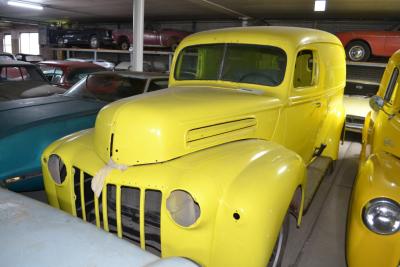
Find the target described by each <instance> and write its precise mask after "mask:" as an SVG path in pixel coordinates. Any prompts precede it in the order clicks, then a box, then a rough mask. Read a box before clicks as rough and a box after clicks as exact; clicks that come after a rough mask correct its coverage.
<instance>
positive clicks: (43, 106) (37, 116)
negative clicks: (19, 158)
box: [0, 95, 107, 138]
mask: <svg viewBox="0 0 400 267" xmlns="http://www.w3.org/2000/svg"><path fill="white" fill-rule="evenodd" d="M106 104H107V103H106V102H101V101H96V100H92V99H83V98H75V97H68V96H63V95H57V96H49V97H38V98H30V99H21V100H14V101H5V102H0V124H1V127H0V138H3V137H4V136H7V135H10V134H13V133H15V132H18V131H21V130H24V129H26V128H28V127H31V126H34V125H37V124H40V123H44V122H47V121H53V120H64V119H68V118H74V117H80V116H85V115H90V114H96V113H97V112H98V111H99V110H100V109H101V108H102V107H103V106H105V105H106Z"/></svg>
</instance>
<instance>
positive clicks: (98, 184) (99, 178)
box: [92, 159, 128, 197]
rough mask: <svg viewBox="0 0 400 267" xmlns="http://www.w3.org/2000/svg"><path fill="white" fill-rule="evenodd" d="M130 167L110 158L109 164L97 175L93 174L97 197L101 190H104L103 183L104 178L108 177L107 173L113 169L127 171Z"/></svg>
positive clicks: (94, 190) (93, 189) (93, 185)
mask: <svg viewBox="0 0 400 267" xmlns="http://www.w3.org/2000/svg"><path fill="white" fill-rule="evenodd" d="M127 168H128V166H126V165H123V164H117V163H115V162H114V161H113V160H112V159H110V160H109V161H108V162H107V164H106V165H105V166H104V167H103V168H101V169H100V170H99V171H98V172H97V173H96V175H95V176H93V179H92V191H93V192H94V194H95V195H96V197H99V196H100V195H101V192H102V190H103V185H104V180H105V179H106V177H107V175H108V174H109V173H110V171H112V170H120V171H125V170H126V169H127Z"/></svg>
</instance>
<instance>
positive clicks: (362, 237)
mask: <svg viewBox="0 0 400 267" xmlns="http://www.w3.org/2000/svg"><path fill="white" fill-rule="evenodd" d="M399 67H400V51H397V52H396V53H395V54H394V55H393V56H392V57H391V58H390V60H389V63H388V65H387V67H386V70H385V73H384V75H383V78H382V81H381V85H380V88H379V91H378V96H380V97H381V98H383V99H384V98H386V99H385V102H384V106H383V107H382V109H381V110H379V111H371V112H370V113H369V114H368V115H367V117H366V120H365V124H364V129H363V133H362V135H363V136H362V143H363V144H362V150H361V157H360V168H359V172H358V175H357V178H356V181H355V184H354V188H353V192H352V197H351V202H350V209H349V215H348V225H347V246H346V247H347V252H346V253H347V261H348V265H349V267H360V266H370V267H378V266H379V267H380V266H387V267H397V266H399V264H400V231H397V232H396V233H393V234H385V235H383V234H377V233H375V232H373V231H371V230H369V229H368V227H367V226H366V225H365V223H364V222H363V215H362V213H363V210H364V208H365V206H366V205H367V204H368V203H369V202H370V201H371V200H373V199H377V198H384V199H389V200H391V201H392V202H394V203H397V205H399V203H400V159H399V157H400V116H399V110H400V94H399V90H398V86H399V79H397V80H394V83H393V86H390V85H389V83H390V80H391V77H392V74H393V73H394V70H395V69H396V68H399ZM388 88H393V91H392V94H391V95H387V94H386V91H387V90H388Z"/></svg>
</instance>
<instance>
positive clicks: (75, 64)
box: [39, 60, 104, 69]
mask: <svg viewBox="0 0 400 267" xmlns="http://www.w3.org/2000/svg"><path fill="white" fill-rule="evenodd" d="M39 64H44V65H48V66H60V67H74V68H98V69H104V68H103V67H101V66H99V65H97V64H94V63H91V62H86V61H67V60H46V61H40V62H39Z"/></svg>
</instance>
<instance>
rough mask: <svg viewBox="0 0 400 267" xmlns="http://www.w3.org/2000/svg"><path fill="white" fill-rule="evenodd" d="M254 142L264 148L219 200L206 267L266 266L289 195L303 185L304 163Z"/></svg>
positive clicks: (271, 146)
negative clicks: (209, 264) (207, 266)
mask: <svg viewBox="0 0 400 267" xmlns="http://www.w3.org/2000/svg"><path fill="white" fill-rule="evenodd" d="M259 142H264V143H265V144H264V147H265V148H264V149H263V150H261V151H256V152H255V153H254V155H253V156H252V160H251V161H250V162H249V164H247V166H246V167H245V168H244V169H243V170H242V171H241V172H240V173H238V174H237V177H236V179H234V180H233V181H232V183H231V184H230V185H229V186H228V187H227V188H226V190H225V193H224V195H223V196H222V198H221V199H220V200H219V202H220V203H219V208H218V211H217V214H216V223H215V228H214V229H215V230H214V233H215V235H214V240H213V244H212V246H213V249H212V256H211V259H212V264H211V265H212V266H266V265H267V263H268V260H269V257H270V255H271V252H272V250H273V247H274V244H275V241H276V238H277V236H278V234H279V231H280V228H281V225H282V223H283V220H284V217H285V216H286V214H287V213H288V208H289V205H290V202H291V200H292V198H293V195H294V193H295V191H296V189H297V188H298V187H299V186H301V187H302V186H303V185H304V183H305V180H304V179H305V165H304V163H303V161H302V159H301V158H300V157H299V156H298V155H297V154H296V153H294V152H293V151H290V150H288V149H286V148H285V147H283V146H281V145H278V144H276V143H273V142H266V141H261V140H260V141H259ZM238 153H239V155H240V152H239V151H238Z"/></svg>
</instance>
